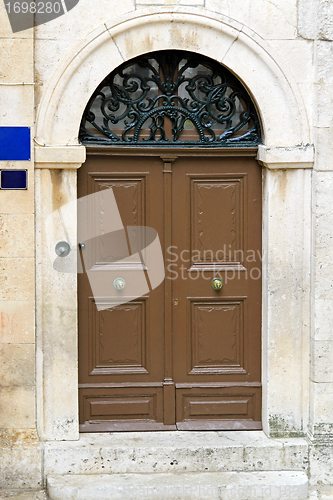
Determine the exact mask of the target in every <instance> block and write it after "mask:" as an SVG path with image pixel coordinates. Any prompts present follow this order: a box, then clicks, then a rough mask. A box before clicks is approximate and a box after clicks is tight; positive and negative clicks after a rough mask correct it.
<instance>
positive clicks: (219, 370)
mask: <svg viewBox="0 0 333 500" xmlns="http://www.w3.org/2000/svg"><path fill="white" fill-rule="evenodd" d="M171 156H172V155H171ZM110 187H111V188H112V189H113V192H114V195H115V199H116V202H117V205H118V209H119V212H120V216H121V219H122V223H123V225H124V226H125V227H129V229H128V231H131V229H130V227H135V226H150V227H152V228H154V229H155V230H156V231H157V232H158V235H159V238H160V241H161V244H162V246H163V249H164V257H165V268H166V270H165V273H166V279H165V281H164V283H162V284H161V285H159V286H158V287H157V288H155V289H153V290H150V291H149V293H147V294H145V295H144V296H141V297H138V298H134V296H135V293H134V292H133V290H134V289H135V286H134V288H131V283H129V284H128V285H127V284H126V288H125V289H124V291H123V292H124V293H125V297H126V292H127V294H128V296H127V299H128V302H126V303H122V304H118V305H117V304H115V303H114V299H113V302H112V300H111V299H110V297H107V296H103V297H98V298H97V299H96V297H95V298H94V297H93V293H92V290H91V288H90V285H89V280H88V277H87V274H85V273H82V274H80V275H79V277H78V284H79V395H80V430H81V431H87V432H94V431H96V432H100V431H108V430H148V429H176V428H178V429H183V430H187V429H198V430H200V429H260V428H261V358H260V356H261V170H260V167H259V165H258V164H257V162H256V161H255V160H254V159H253V158H247V157H240V158H230V157H227V158H225V157H218V156H216V154H215V156H214V155H213V156H209V155H208V154H207V157H196V156H186V155H180V156H178V157H177V155H173V156H172V157H171V158H169V159H163V158H160V157H158V156H156V157H155V156H153V155H151V156H141V155H138V156H122V155H119V156H112V155H110V156H105V157H104V156H94V155H91V156H89V157H88V160H87V162H86V163H85V164H84V166H83V167H82V168H81V169H80V171H79V189H78V191H79V196H80V197H81V196H85V195H87V194H92V193H95V192H100V191H102V190H103V189H107V188H110ZM102 205H103V204H102ZM111 216H112V214H108V213H106V211H105V210H104V207H103V206H99V207H94V209H93V210H92V213H87V214H86V217H83V218H82V217H81V219H83V220H79V221H78V228H79V234H80V228H81V230H82V228H85V227H86V225H87V224H92V225H94V227H97V228H98V229H99V231H98V232H99V233H100V234H101V236H99V237H96V238H94V239H93V240H92V241H91V242H90V243H89V245H90V246H89V258H88V259H87V263H88V265H89V268H94V269H98V270H100V271H103V270H108V272H110V269H111V274H110V276H111V278H110V279H113V278H116V277H121V276H122V273H123V275H124V273H126V269H129V268H130V269H132V270H133V269H137V272H138V274H137V277H138V279H139V276H143V274H142V272H143V268H144V266H143V264H142V262H141V261H140V260H138V258H137V257H136V258H134V257H133V255H130V253H129V245H128V241H129V240H130V239H131V235H130V234H128V232H126V231H125V232H123V233H121V234H119V235H118V236H117V237H116V238H115V237H114V235H110V234H103V227H105V226H107V223H106V222H107V218H108V217H111ZM82 225H83V226H82ZM82 234H85V233H84V231H82ZM95 234H97V232H96V231H95ZM125 257H126V260H125V263H124V260H123V261H122V262H121V263H120V262H119V261H120V260H122V259H124V258H125ZM126 266H127V267H126ZM147 271H149V270H148V269H144V273H145V274H144V276H146V275H147ZM112 273H113V274H112ZM139 273H141V274H139ZM214 277H220V278H222V279H223V282H224V285H223V288H222V289H221V290H220V291H216V290H214V289H213V288H212V287H211V281H212V279H213V278H214ZM134 281H136V280H134ZM148 283H149V280H148ZM134 285H135V283H134ZM147 286H148V285H147ZM129 291H130V292H131V293H129ZM132 292H133V293H132ZM124 293H123V295H122V296H124ZM131 298H132V300H131ZM96 300H98V301H99V303H101V302H103V303H104V305H105V308H104V309H103V310H98V309H97V308H96V303H95V301H96ZM108 304H110V308H106V307H107V305H108Z"/></svg>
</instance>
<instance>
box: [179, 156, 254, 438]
mask: <svg viewBox="0 0 333 500" xmlns="http://www.w3.org/2000/svg"><path fill="white" fill-rule="evenodd" d="M172 182H173V185H172V196H173V198H172V199H173V220H172V228H173V244H174V245H175V248H174V249H173V252H174V254H177V257H178V260H177V262H175V263H173V264H174V265H173V271H174V273H175V274H174V276H176V273H177V275H178V278H177V279H175V280H174V281H173V299H174V303H176V304H177V305H175V306H174V307H173V310H172V313H173V336H174V372H173V376H174V381H175V384H176V399H177V405H176V406H177V427H178V428H187V429H190V428H192V429H201V428H204V426H205V425H206V424H207V425H208V426H209V428H212V426H214V428H217V429H223V428H230V422H229V420H230V419H232V420H237V421H238V425H239V424H240V423H241V422H242V421H243V420H246V427H247V428H260V426H261V424H260V393H261V383H260V380H261V378H260V353H261V348H260V338H261V279H260V278H261V273H260V271H261V262H260V249H261V172H260V168H259V166H258V165H257V163H256V162H255V161H254V160H252V159H244V158H242V159H230V158H229V159H221V158H209V159H205V158H202V159H200V158H191V159H188V158H178V159H177V160H176V161H175V162H174V164H173V175H172ZM180 214H181V216H180ZM188 250H190V252H189V251H188ZM258 251H259V254H258ZM173 259H174V260H175V259H176V257H175V256H173ZM257 268H258V271H257ZM214 277H220V278H222V280H223V282H224V285H223V288H222V289H221V290H220V291H216V290H214V289H213V288H212V286H211V281H212V279H213V278H214ZM254 278H258V279H254ZM184 383H186V385H187V388H186V390H185V389H184V388H183V384H184ZM249 385H250V395H249V394H248V390H249ZM226 386H227V387H228V388H227V395H226V393H225V391H226ZM193 391H194V392H193ZM178 392H179V393H180V395H178ZM236 396H237V398H236ZM239 398H240V399H239ZM253 398H255V399H256V402H257V401H259V406H258V404H256V403H255V402H254V400H253ZM205 401H206V402H207V404H205ZM208 401H210V402H208ZM237 401H238V402H237ZM240 401H243V403H241V402H240ZM244 401H247V402H246V403H245V402H244ZM199 408H201V410H199ZM245 410H246V411H245ZM200 412H201V413H200ZM217 415H218V420H217ZM242 415H243V416H242ZM224 420H226V421H227V422H226V423H225V422H224ZM203 421H206V424H204V423H203ZM213 421H214V422H213Z"/></svg>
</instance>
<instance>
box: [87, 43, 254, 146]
mask: <svg viewBox="0 0 333 500" xmlns="http://www.w3.org/2000/svg"><path fill="white" fill-rule="evenodd" d="M80 140H81V142H83V143H84V144H89V143H97V144H108V145H109V144H118V145H120V144H124V145H140V146H144V145H147V146H148V145H150V146H152V145H155V146H156V145H157V144H158V145H165V146H167V145H169V146H171V145H174V146H175V145H180V146H188V145H195V146H200V145H201V146H220V147H221V146H222V147H223V146H224V147H225V146H254V145H257V144H259V143H260V124H259V119H258V115H257V113H256V110H255V107H254V105H253V103H252V101H251V98H250V96H249V94H248V93H247V91H246V90H245V88H244V87H243V85H242V84H241V83H240V82H239V81H238V80H237V79H236V77H235V76H234V75H233V74H232V73H231V72H230V71H229V70H227V69H226V68H225V67H223V66H222V65H220V64H218V63H216V62H215V61H212V60H211V59H209V58H207V57H204V56H199V55H197V54H194V53H191V52H183V51H178V50H168V51H161V52H153V53H150V54H146V55H143V56H140V57H138V58H136V59H133V60H131V61H129V62H126V63H124V64H123V65H121V66H120V67H118V68H117V69H116V70H114V71H113V72H112V73H110V75H109V76H107V77H106V78H105V80H104V81H103V82H102V83H101V84H100V85H99V87H98V88H97V89H96V91H95V92H94V94H93V95H92V97H91V99H90V101H89V103H88V105H87V107H86V109H85V112H84V115H83V119H82V123H81V128H80Z"/></svg>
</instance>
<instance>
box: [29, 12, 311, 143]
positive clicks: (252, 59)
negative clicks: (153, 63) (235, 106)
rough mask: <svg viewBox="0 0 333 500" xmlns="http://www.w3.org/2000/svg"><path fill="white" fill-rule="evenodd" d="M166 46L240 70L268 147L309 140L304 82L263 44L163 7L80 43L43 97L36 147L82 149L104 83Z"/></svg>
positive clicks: (209, 18) (230, 27)
mask: <svg viewBox="0 0 333 500" xmlns="http://www.w3.org/2000/svg"><path fill="white" fill-rule="evenodd" d="M162 49H186V50H190V51H192V52H198V53H200V54H203V55H206V56H208V57H211V58H213V59H215V60H216V61H218V62H220V63H222V64H224V65H225V66H226V67H227V68H228V69H230V70H231V71H232V72H233V73H235V75H236V76H237V77H238V78H239V79H240V80H241V81H242V82H243V84H244V85H245V86H246V88H247V89H248V91H249V93H250V94H251V96H252V98H253V100H254V102H255V103H256V106H257V109H258V112H259V114H260V116H261V120H262V131H263V143H264V145H265V146H268V147H282V146H284V147H285V146H296V145H298V146H299V145H303V144H309V143H310V134H309V126H308V120H307V116H306V112H305V110H304V105H303V102H302V98H301V97H300V95H299V92H298V88H297V85H296V84H295V82H294V81H293V79H292V77H291V76H290V75H287V72H286V70H285V68H282V66H281V65H280V64H279V63H278V62H277V61H276V59H275V58H273V56H272V55H271V54H270V53H269V50H268V49H267V47H265V45H264V42H263V40H262V39H260V38H259V37H258V36H257V35H255V34H254V33H253V32H252V31H250V30H249V29H247V28H246V27H245V26H244V25H241V24H239V23H237V22H235V21H233V20H231V19H229V18H227V17H224V16H220V15H217V14H213V13H210V12H208V11H206V12H205V13H203V11H202V10H199V9H195V8H184V7H183V8H177V9H175V10H171V9H170V8H169V9H168V8H161V9H160V12H159V13H158V14H156V13H151V11H150V10H149V9H144V10H142V11H139V12H136V13H135V14H133V13H131V14H130V15H127V16H125V17H122V18H120V19H119V20H118V21H112V22H110V23H105V24H104V25H102V26H101V27H99V28H97V29H96V30H95V31H93V32H92V33H91V34H90V35H89V36H88V37H87V38H86V39H85V40H84V41H83V42H81V43H79V44H78V45H77V46H76V47H75V50H72V51H71V52H70V53H69V54H68V55H67V57H66V58H65V59H64V61H63V63H62V64H61V65H60V66H59V67H58V69H57V70H56V72H55V73H54V75H53V77H52V78H51V80H50V82H49V85H48V87H47V89H46V91H45V93H44V95H43V97H42V100H41V103H40V106H39V111H38V116H37V127H36V142H37V144H38V145H40V146H64V145H67V146H75V145H78V138H77V137H78V131H79V125H80V121H81V117H82V113H83V111H84V108H85V106H86V103H87V102H88V100H89V98H90V96H91V94H92V93H93V91H94V90H95V88H96V87H97V86H98V84H99V83H100V82H101V81H102V80H103V79H104V78H105V77H106V76H107V75H108V74H109V73H110V72H111V71H112V70H113V69H115V68H116V67H117V66H119V65H120V64H121V63H123V62H124V61H127V60H129V59H131V58H134V57H136V56H138V55H140V54H143V53H147V52H152V51H157V50H162ZM69 117H70V119H69ZM282 120H283V123H282Z"/></svg>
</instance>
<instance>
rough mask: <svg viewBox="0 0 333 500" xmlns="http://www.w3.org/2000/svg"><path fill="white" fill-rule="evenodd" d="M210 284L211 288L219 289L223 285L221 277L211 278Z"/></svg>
mask: <svg viewBox="0 0 333 500" xmlns="http://www.w3.org/2000/svg"><path fill="white" fill-rule="evenodd" d="M211 286H212V288H213V290H217V291H219V290H221V288H222V287H223V281H222V280H221V278H214V279H212V282H211Z"/></svg>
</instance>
